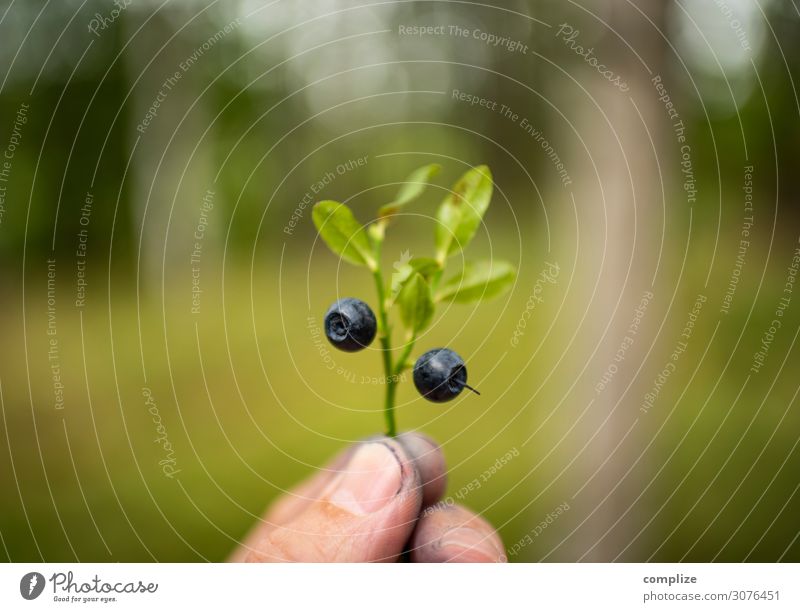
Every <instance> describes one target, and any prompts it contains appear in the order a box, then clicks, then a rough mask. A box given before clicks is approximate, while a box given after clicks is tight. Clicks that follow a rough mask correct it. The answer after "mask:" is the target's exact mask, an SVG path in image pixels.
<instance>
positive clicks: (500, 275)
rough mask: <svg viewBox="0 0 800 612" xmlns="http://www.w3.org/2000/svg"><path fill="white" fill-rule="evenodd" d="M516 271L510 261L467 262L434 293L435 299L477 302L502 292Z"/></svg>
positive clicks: (508, 285)
mask: <svg viewBox="0 0 800 612" xmlns="http://www.w3.org/2000/svg"><path fill="white" fill-rule="evenodd" d="M516 275H517V273H516V270H515V269H514V266H512V265H511V264H510V263H508V262H506V261H498V260H496V259H493V260H490V261H478V262H467V263H466V264H465V265H464V269H463V270H462V271H461V273H460V274H459V275H457V276H454V277H453V278H451V279H449V280H448V281H447V282H446V283H444V284H443V285H442V287H441V288H440V289H439V291H438V293H437V294H436V301H437V302H441V301H444V300H452V301H454V302H461V303H467V302H477V301H478V300H483V299H488V298H491V297H494V296H496V295H499V294H501V293H503V292H504V291H505V290H506V289H508V288H509V287H510V286H511V284H512V283H513V282H514V278H515V277H516Z"/></svg>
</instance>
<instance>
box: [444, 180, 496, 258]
mask: <svg viewBox="0 0 800 612" xmlns="http://www.w3.org/2000/svg"><path fill="white" fill-rule="evenodd" d="M492 189H493V183H492V173H491V171H490V170H489V167H488V166H478V167H476V168H473V169H472V170H468V171H467V172H466V173H464V175H463V176H462V177H461V178H460V179H458V181H457V182H456V184H455V185H454V186H453V190H452V193H450V194H449V195H448V196H447V197H446V198H445V200H444V202H442V204H441V205H440V206H439V211H438V213H437V215H436V217H437V220H438V221H439V223H438V224H437V226H436V259H438V260H439V261H440V262H444V260H445V259H446V258H447V257H448V256H449V255H452V254H453V253H457V252H458V251H460V250H461V249H463V248H464V247H465V246H467V244H468V243H469V241H470V240H472V237H473V236H474V235H475V232H476V231H478V226H479V225H480V223H481V219H483V215H484V213H486V209H487V208H489V202H490V200H491V199H492Z"/></svg>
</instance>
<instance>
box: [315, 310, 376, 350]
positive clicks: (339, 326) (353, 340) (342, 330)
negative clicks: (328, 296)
mask: <svg viewBox="0 0 800 612" xmlns="http://www.w3.org/2000/svg"><path fill="white" fill-rule="evenodd" d="M377 330H378V323H377V321H376V320H375V314H374V313H373V312H372V309H371V308H370V307H369V306H367V305H366V304H365V303H364V302H362V301H361V300H357V299H355V298H342V299H341V300H337V301H336V302H334V303H333V304H331V307H330V308H328V312H326V313H325V335H326V336H327V337H328V340H330V343H331V344H332V345H333V346H335V347H336V348H338V349H341V350H343V351H347V352H349V353H352V352H355V351H360V350H361V349H363V348H366V347H367V346H369V344H370V342H372V341H373V340H374V339H375V333H376V332H377Z"/></svg>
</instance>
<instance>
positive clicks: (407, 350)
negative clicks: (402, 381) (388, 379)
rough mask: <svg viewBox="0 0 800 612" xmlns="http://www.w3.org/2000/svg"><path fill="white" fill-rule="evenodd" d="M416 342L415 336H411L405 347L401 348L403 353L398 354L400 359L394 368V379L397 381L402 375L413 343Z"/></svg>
mask: <svg viewBox="0 0 800 612" xmlns="http://www.w3.org/2000/svg"><path fill="white" fill-rule="evenodd" d="M416 341H417V334H413V335H412V336H411V338H409V339H408V342H406V345H405V347H404V348H403V352H402V353H400V359H398V360H397V364H396V365H395V367H394V373H395V377H396V378H398V379H399V377H400V375H401V374H402V373H403V370H405V368H406V361H407V360H408V356H409V355H411V351H412V350H413V349H414V343H415V342H416Z"/></svg>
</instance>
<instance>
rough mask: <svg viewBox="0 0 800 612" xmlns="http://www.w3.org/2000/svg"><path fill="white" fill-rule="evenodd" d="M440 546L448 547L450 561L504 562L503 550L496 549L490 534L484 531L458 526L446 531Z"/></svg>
mask: <svg viewBox="0 0 800 612" xmlns="http://www.w3.org/2000/svg"><path fill="white" fill-rule="evenodd" d="M441 547H442V548H449V549H450V550H449V551H448V552H449V553H450V556H451V560H452V561H461V562H470V563H505V561H506V555H505V551H500V550H498V548H497V546H496V545H495V543H494V541H493V539H492V537H491V536H489V535H487V534H486V533H484V532H481V531H477V530H475V529H470V528H468V527H458V528H456V529H451V530H450V531H447V532H446V533H445V534H444V535H443V536H442V539H441Z"/></svg>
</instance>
